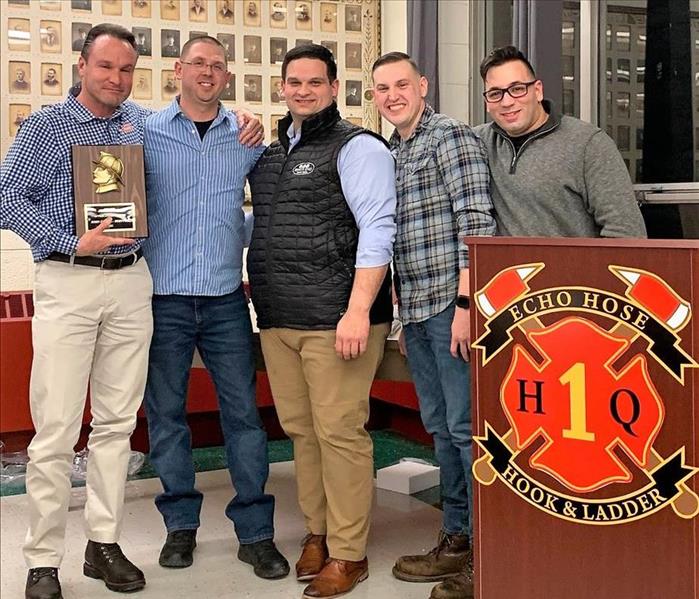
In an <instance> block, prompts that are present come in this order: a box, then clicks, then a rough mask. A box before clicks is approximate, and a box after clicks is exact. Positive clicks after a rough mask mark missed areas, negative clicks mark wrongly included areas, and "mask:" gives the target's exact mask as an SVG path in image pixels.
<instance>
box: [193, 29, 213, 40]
mask: <svg viewBox="0 0 699 599" xmlns="http://www.w3.org/2000/svg"><path fill="white" fill-rule="evenodd" d="M206 35H209V34H208V33H206V31H190V32H189V39H190V40H193V39H196V38H198V37H202V36H206Z"/></svg>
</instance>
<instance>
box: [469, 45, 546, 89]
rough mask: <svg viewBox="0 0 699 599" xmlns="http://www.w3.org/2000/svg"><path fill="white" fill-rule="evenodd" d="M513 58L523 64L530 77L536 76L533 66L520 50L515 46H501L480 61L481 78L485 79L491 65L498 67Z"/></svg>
mask: <svg viewBox="0 0 699 599" xmlns="http://www.w3.org/2000/svg"><path fill="white" fill-rule="evenodd" d="M513 60H519V61H521V62H523V63H524V64H525V66H526V67H527V69H529V72H530V73H531V74H532V77H534V78H536V73H535V72H534V67H532V65H531V63H530V62H529V61H528V60H527V57H526V56H525V55H524V54H523V53H522V52H521V50H519V49H517V48H515V46H503V47H502V48H495V50H493V51H492V52H491V53H490V54H488V56H486V57H485V58H484V59H483V62H481V68H480V71H481V79H483V81H485V76H486V75H487V74H488V71H489V70H490V69H492V68H493V67H499V66H500V65H502V64H505V63H506V62H512V61H513Z"/></svg>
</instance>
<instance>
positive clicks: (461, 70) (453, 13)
mask: <svg viewBox="0 0 699 599" xmlns="http://www.w3.org/2000/svg"><path fill="white" fill-rule="evenodd" d="M471 1H476V2H479V1H480V0H471ZM469 4H470V2H469V0H439V23H438V25H437V26H438V35H439V111H440V112H442V113H444V114H448V115H449V116H450V117H453V118H455V119H459V120H460V121H463V122H465V123H468V124H477V123H469V119H470V114H469V88H468V81H469V76H470V67H471V64H470V62H471V61H470V60H469V51H470V45H469V39H468V38H469V34H468V32H469V28H470V18H469V16H470V15H469V8H470V7H469Z"/></svg>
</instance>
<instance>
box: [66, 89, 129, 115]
mask: <svg viewBox="0 0 699 599" xmlns="http://www.w3.org/2000/svg"><path fill="white" fill-rule="evenodd" d="M79 93H80V88H79V87H77V86H76V87H74V88H71V90H70V91H69V92H68V96H67V97H66V101H65V102H64V106H65V109H66V110H67V111H68V113H69V114H70V115H71V116H72V117H73V118H74V119H75V120H76V121H77V122H78V123H89V122H90V121H92V120H103V121H111V120H114V119H121V117H122V114H123V110H122V106H123V104H122V105H119V106H117V108H116V110H115V111H114V112H113V113H112V114H111V115H110V116H108V117H99V116H95V115H94V114H92V112H90V110H89V109H88V108H87V107H86V106H85V105H84V104H83V103H82V102H80V101H79V100H78V94H79Z"/></svg>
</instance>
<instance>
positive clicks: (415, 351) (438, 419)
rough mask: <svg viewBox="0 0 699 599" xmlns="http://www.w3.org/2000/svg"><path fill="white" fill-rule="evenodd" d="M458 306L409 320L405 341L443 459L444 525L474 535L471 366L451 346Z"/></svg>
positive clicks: (454, 531)
mask: <svg viewBox="0 0 699 599" xmlns="http://www.w3.org/2000/svg"><path fill="white" fill-rule="evenodd" d="M454 310H455V308H454V305H453V304H452V305H451V306H450V307H449V308H447V309H446V310H444V311H443V312H440V313H439V314H437V315H436V316H433V317H432V318H428V319H427V320H425V321H424V322H419V323H411V324H407V325H405V344H406V350H407V353H408V365H409V366H410V373H411V375H412V378H413V382H414V383H415V390H416V391H417V396H418V400H419V402H420V416H421V417H422V422H423V424H424V425H425V430H427V432H428V433H429V434H430V435H432V439H433V440H434V451H435V456H436V458H437V462H438V463H439V468H440V481H441V487H442V508H443V528H444V531H445V532H447V533H449V534H464V533H468V535H469V536H471V531H472V528H473V525H472V517H473V516H472V507H471V506H472V504H473V501H472V499H473V495H472V489H473V482H472V480H473V479H472V477H471V465H472V463H473V454H472V448H471V432H472V429H471V367H470V365H469V364H468V362H464V361H463V360H462V359H461V358H454V357H453V356H452V355H451V353H450V351H449V347H450V344H451V323H452V320H453V319H454Z"/></svg>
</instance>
